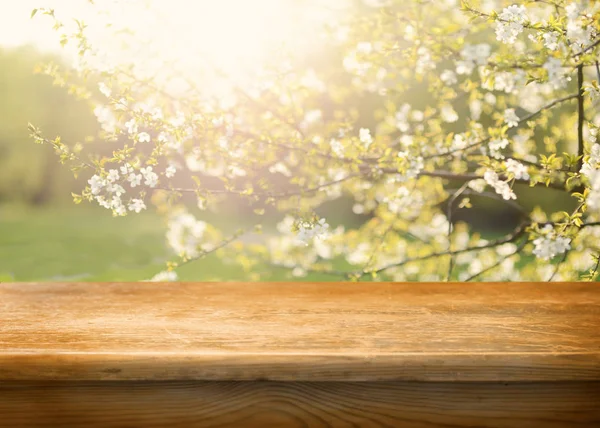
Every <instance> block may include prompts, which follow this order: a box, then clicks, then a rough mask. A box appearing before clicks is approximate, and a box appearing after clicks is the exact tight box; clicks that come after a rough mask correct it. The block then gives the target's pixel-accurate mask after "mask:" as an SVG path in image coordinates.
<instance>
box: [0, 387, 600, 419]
mask: <svg viewBox="0 0 600 428" xmlns="http://www.w3.org/2000/svg"><path fill="white" fill-rule="evenodd" d="M599 403H600V383H599V382H558V383H549V382H544V383H535V382H533V383H508V384H504V383H483V382H466V383H462V382H442V383H437V382H50V383H30V382H20V383H15V384H12V383H11V384H6V383H5V384H0V415H1V416H0V427H2V428H5V427H6V428H23V427H64V428H70V427H87V428H113V427H120V428H128V427H144V428H158V427H167V426H168V427H181V428H188V427H242V428H263V427H321V428H325V427H388V428H394V427H400V428H403V427H410V428H433V427H445V428H451V427H471V428H473V427H485V428H520V427H526V428H533V427H542V428H559V427H568V428H573V427H580V428H581V427H589V428H597V427H599V426H600V406H599Z"/></svg>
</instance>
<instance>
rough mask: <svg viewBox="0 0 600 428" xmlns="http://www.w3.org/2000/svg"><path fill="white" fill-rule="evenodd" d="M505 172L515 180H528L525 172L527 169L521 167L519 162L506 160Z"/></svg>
mask: <svg viewBox="0 0 600 428" xmlns="http://www.w3.org/2000/svg"><path fill="white" fill-rule="evenodd" d="M505 166H506V170H507V171H508V172H512V173H513V175H514V176H515V178H516V179H517V180H529V174H528V172H527V167H526V166H525V165H523V164H522V163H521V162H518V161H516V160H514V159H508V160H507V161H506V162H505Z"/></svg>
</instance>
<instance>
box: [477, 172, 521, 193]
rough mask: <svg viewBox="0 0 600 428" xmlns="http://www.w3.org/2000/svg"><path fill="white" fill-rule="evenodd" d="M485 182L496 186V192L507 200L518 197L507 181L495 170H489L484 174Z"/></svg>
mask: <svg viewBox="0 0 600 428" xmlns="http://www.w3.org/2000/svg"><path fill="white" fill-rule="evenodd" d="M483 179H484V180H485V182H486V183H487V184H488V185H490V186H491V187H493V188H494V190H495V191H496V193H498V194H499V195H501V196H502V198H503V199H505V200H510V199H517V195H515V193H514V192H513V190H512V189H511V188H510V186H509V185H508V183H507V182H506V181H502V180H500V178H499V177H498V174H497V173H496V172H495V171H492V170H487V171H486V172H485V173H484V174H483Z"/></svg>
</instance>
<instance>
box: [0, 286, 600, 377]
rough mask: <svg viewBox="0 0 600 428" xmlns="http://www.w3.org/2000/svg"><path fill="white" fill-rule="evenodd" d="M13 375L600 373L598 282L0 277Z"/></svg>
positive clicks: (0, 319) (3, 336)
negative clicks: (93, 280)
mask: <svg viewBox="0 0 600 428" xmlns="http://www.w3.org/2000/svg"><path fill="white" fill-rule="evenodd" d="M2 380H4V381H7V380H38V381H39V380H64V381H80V380H87V381H96V380H219V381H239V380H279V381H286V380H290V381H389V380H394V381H415V380H418V381H485V382H490V381H515V382H517V381H544V380H548V381H553V382H554V381H572V380H600V288H598V285H597V284H594V283H541V284H534V283H479V284H453V283H449V284H448V283H444V284H441V283H413V284H397V283H249V284H239V283H194V284H190V283H179V284H160V283H133V284H132V283H110V284H108V283H65V284H49V283H21V284H10V283H8V284H0V381H2Z"/></svg>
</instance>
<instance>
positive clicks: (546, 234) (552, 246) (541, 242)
mask: <svg viewBox="0 0 600 428" xmlns="http://www.w3.org/2000/svg"><path fill="white" fill-rule="evenodd" d="M542 233H543V236H540V237H539V238H536V239H535V240H534V241H533V245H535V248H534V249H533V254H534V255H535V256H536V257H538V258H540V259H542V260H550V259H553V258H554V257H555V256H556V255H558V254H563V253H564V252H565V251H567V250H570V249H571V245H570V243H571V239H569V238H566V237H564V236H557V235H556V232H555V231H554V228H553V227H552V225H550V224H547V225H546V226H544V227H543V228H542Z"/></svg>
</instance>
